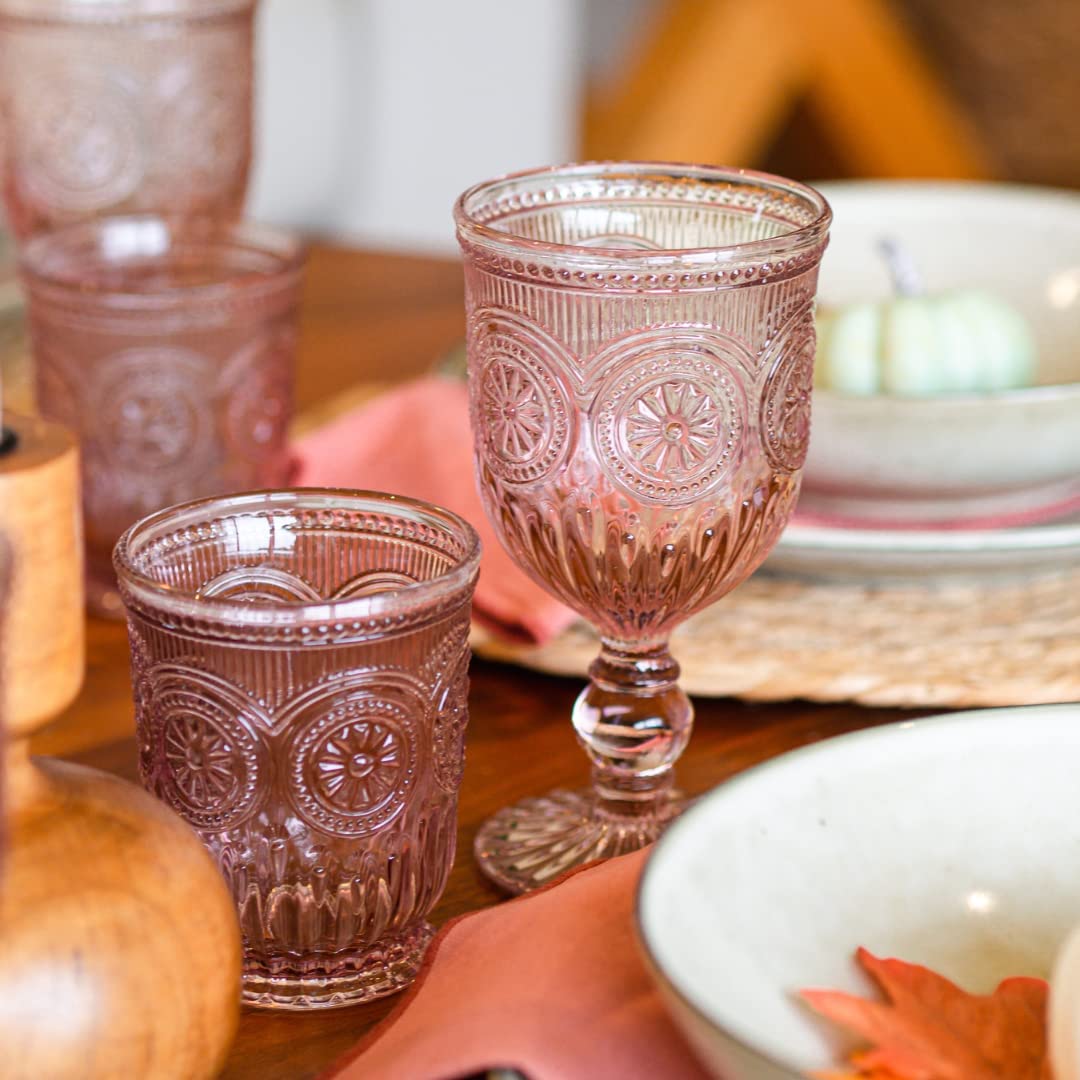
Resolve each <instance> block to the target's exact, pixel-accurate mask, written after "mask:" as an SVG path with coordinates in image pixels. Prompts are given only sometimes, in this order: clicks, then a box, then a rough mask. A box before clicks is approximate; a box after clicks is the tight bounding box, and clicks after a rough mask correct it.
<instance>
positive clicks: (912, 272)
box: [877, 236, 926, 296]
mask: <svg viewBox="0 0 1080 1080" xmlns="http://www.w3.org/2000/svg"><path fill="white" fill-rule="evenodd" d="M877 247H878V251H880V252H881V256H882V258H883V259H884V260H885V263H886V265H887V266H888V268H889V275H890V277H891V278H892V284H893V290H894V291H895V292H896V295H897V296H922V294H923V293H924V292H926V286H925V285H924V284H923V279H922V274H920V273H919V268H918V267H917V266H916V265H915V260H914V259H912V257H911V252H909V251H907V250H906V249H905V248H904V247H903V246H902V245H901V244H900V243H899V242H898V241H897V240H895V239H893V237H891V236H882V237H881V238H880V239H879V240H878V242H877Z"/></svg>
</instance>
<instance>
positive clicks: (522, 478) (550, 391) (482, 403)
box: [474, 315, 571, 484]
mask: <svg viewBox="0 0 1080 1080" xmlns="http://www.w3.org/2000/svg"><path fill="white" fill-rule="evenodd" d="M476 325H477V327H478V329H477V330H476V336H477V342H478V345H477V347H478V349H479V355H480V356H481V357H482V358H483V359H482V362H481V364H482V366H481V368H480V374H479V379H478V387H479V389H478V391H477V401H476V404H475V406H474V415H475V419H476V421H477V423H478V428H479V431H480V447H481V449H482V450H483V452H484V457H485V460H486V461H487V463H488V465H489V466H490V467H491V469H492V471H493V472H494V473H496V475H498V476H499V477H500V478H501V479H503V480H507V481H510V482H511V483H519V484H520V483H531V482H534V481H536V480H540V479H542V478H543V477H544V476H547V475H548V474H549V473H551V472H552V471H554V469H555V468H557V467H558V465H560V464H561V463H562V461H563V458H564V457H565V454H566V451H567V448H568V446H569V442H570V424H571V409H570V402H569V401H568V399H567V397H566V392H565V391H564V389H563V388H562V386H561V385H560V382H559V378H558V375H557V370H558V365H559V361H558V360H557V359H556V357H555V355H554V347H553V345H552V344H551V343H548V342H547V341H545V340H544V339H543V337H542V336H541V335H540V334H539V333H535V334H533V333H530V332H529V330H528V329H527V328H523V327H521V326H519V325H518V324H517V323H516V322H514V321H511V320H508V319H503V318H501V317H499V316H496V315H489V316H487V317H486V318H480V319H478V320H477V323H476Z"/></svg>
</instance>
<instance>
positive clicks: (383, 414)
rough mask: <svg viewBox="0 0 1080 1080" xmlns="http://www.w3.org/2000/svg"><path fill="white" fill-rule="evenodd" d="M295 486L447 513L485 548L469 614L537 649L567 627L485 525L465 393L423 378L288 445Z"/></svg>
mask: <svg viewBox="0 0 1080 1080" xmlns="http://www.w3.org/2000/svg"><path fill="white" fill-rule="evenodd" d="M294 453H295V455H296V458H297V474H296V483H298V484H301V485H309V486H312V487H346V488H368V489H371V490H375V491H391V492H395V493H396V494H399V495H411V496H412V497H413V498H416V499H424V500H426V501H427V502H433V503H437V504H438V505H439V506H445V507H446V508H447V509H448V510H453V511H454V512H455V513H457V514H460V515H461V516H462V517H463V518H465V520H466V521H468V522H469V523H470V524H471V525H472V526H473V527H474V528H475V529H476V531H477V532H478V533H479V534H480V539H481V541H482V542H483V545H484V554H483V559H482V563H481V573H480V581H479V584H478V585H477V587H476V596H475V599H474V603H473V614H474V616H475V617H476V619H477V621H478V622H482V623H483V624H484V625H485V626H487V627H489V628H490V629H491V630H493V631H495V632H496V633H499V634H501V635H502V636H503V637H505V638H508V639H509V640H512V641H519V642H525V643H540V642H544V641H547V640H549V639H550V638H553V637H555V636H556V635H557V634H559V633H560V632H561V631H562V630H565V629H566V627H568V626H569V625H570V624H571V623H572V622H573V621H574V619H575V615H574V613H573V612H572V611H570V609H569V608H567V607H564V606H563V605H562V604H560V603H559V602H558V601H557V600H555V599H553V598H552V597H551V596H549V595H548V594H547V593H546V592H544V590H543V589H541V588H540V586H539V585H536V584H535V583H534V582H532V581H531V580H530V579H529V578H528V577H526V576H525V574H524V573H523V572H522V571H521V570H519V569H518V568H517V566H515V565H514V563H513V562H512V560H511V559H510V556H509V555H507V554H506V552H505V551H504V550H503V548H502V545H501V544H500V543H499V541H498V539H497V538H496V536H495V533H494V531H493V530H492V528H491V526H490V525H489V524H488V522H487V517H486V516H485V514H484V510H483V507H482V505H481V503H480V496H479V494H478V493H477V491H476V481H475V480H474V478H473V463H472V434H471V432H470V430H469V403H468V389H467V388H466V386H465V384H464V383H462V382H460V381H458V380H456V379H449V378H443V377H440V376H436V375H432V376H426V377H424V378H421V379H416V380H414V381H413V382H409V383H405V384H403V385H402V386H400V387H397V388H395V389H393V390H390V391H388V392H387V393H385V394H383V395H382V396H380V397H378V398H376V399H375V400H374V401H372V402H370V403H368V404H366V405H363V406H361V407H360V408H357V409H354V410H353V411H351V412H349V413H346V414H345V415H344V416H341V417H339V418H338V419H337V420H334V421H331V422H330V423H329V424H327V425H326V426H325V427H323V428H320V429H319V430H318V431H315V432H313V433H312V434H310V435H307V436H305V437H304V438H302V439H301V440H300V441H299V442H298V443H297V445H296V446H295V447H294Z"/></svg>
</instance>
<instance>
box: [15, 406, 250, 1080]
mask: <svg viewBox="0 0 1080 1080" xmlns="http://www.w3.org/2000/svg"><path fill="white" fill-rule="evenodd" d="M3 424H4V427H5V428H7V429H8V430H9V431H10V432H12V433H13V435H14V444H13V445H9V446H8V447H7V448H6V449H4V450H2V451H0V531H2V532H3V533H4V535H5V538H6V541H7V546H8V548H9V549H10V556H11V558H10V562H11V573H10V579H11V580H10V589H9V600H8V602H7V604H6V605H5V609H4V610H3V611H2V612H0V617H3V618H4V620H5V627H4V648H5V652H4V655H3V656H2V657H0V662H2V663H3V669H2V671H0V676H2V677H0V687H3V693H4V698H3V701H2V702H0V704H3V706H4V708H3V709H2V710H0V711H2V712H3V713H4V716H5V721H6V727H7V735H8V746H7V751H6V755H5V757H4V759H3V783H2V784H0V790H3V792H4V798H5V801H6V815H5V817H6V833H7V851H6V853H5V858H4V863H3V867H2V870H0V873H2V875H3V876H2V878H0V1047H3V1051H2V1055H0V1056H2V1058H3V1061H2V1063H0V1072H3V1073H4V1075H5V1076H12V1077H24V1076H25V1077H35V1078H36V1077H46V1076H47V1077H56V1078H66V1077H72V1078H74V1077H78V1078H79V1080H96V1078H99V1077H100V1078H104V1077H117V1076H132V1077H134V1076H138V1077H153V1078H172V1077H176V1078H177V1080H179V1078H195V1077H210V1076H213V1075H215V1074H216V1073H217V1071H218V1070H219V1069H220V1068H221V1065H222V1062H223V1061H224V1058H225V1054H226V1052H227V1051H228V1048H229V1045H230V1043H231V1042H232V1039H233V1035H234V1034H235V1031H236V1025H237V1021H238V1014H239V994H240V935H239V930H238V927H237V921H236V914H235V910H234V907H233V903H232V899H231V897H230V896H229V894H228V891H227V890H226V888H225V885H224V882H223V881H222V879H221V876H220V874H219V873H218V871H217V868H216V867H215V866H214V864H213V862H212V861H211V859H210V857H209V855H208V854H207V853H206V851H205V849H204V848H203V846H202V844H201V843H200V841H199V840H198V838H197V837H196V836H195V835H194V833H192V832H191V831H190V829H189V828H188V827H187V826H186V825H185V824H184V823H183V822H182V821H181V820H180V818H178V817H177V816H176V815H174V814H173V813H172V811H171V810H169V809H168V808H167V807H165V806H164V805H163V804H161V803H160V802H158V801H157V800H156V799H153V798H152V797H151V796H149V795H148V794H146V793H145V792H144V791H142V790H141V789H140V788H138V787H136V786H135V785H133V784H129V783H127V782H126V781H123V780H120V779H119V778H117V777H114V776H110V775H108V774H106V773H102V772H99V771H97V770H94V769H87V768H84V767H82V766H79V765H73V764H69V763H66V762H61V761H56V760H53V759H49V758H37V759H32V758H31V757H30V755H29V750H28V739H29V737H30V735H32V734H33V733H34V732H35V731H38V730H39V729H40V728H42V727H43V726H45V725H46V724H47V723H48V721H49V720H50V719H51V718H52V717H53V716H55V715H56V714H57V713H58V712H60V711H61V710H62V709H64V708H65V707H66V706H67V705H68V704H70V702H71V701H72V699H73V698H74V697H75V696H76V694H77V693H78V690H79V686H80V684H81V682H82V677H83V667H84V649H85V646H84V621H83V618H84V617H83V578H82V538H81V535H80V526H79V482H78V475H79V466H78V451H77V448H76V446H75V443H74V441H73V439H72V438H71V436H70V435H69V434H68V433H67V432H66V431H65V430H64V429H63V428H60V427H58V426H57V425H55V424H49V423H46V422H44V421H41V420H31V419H21V418H16V417H13V416H11V415H5V416H4V417H3ZM9 442H10V440H9Z"/></svg>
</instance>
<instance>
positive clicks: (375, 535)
mask: <svg viewBox="0 0 1080 1080" xmlns="http://www.w3.org/2000/svg"><path fill="white" fill-rule="evenodd" d="M479 559H480V543H479V540H478V539H477V536H476V533H475V532H474V531H473V529H472V528H471V527H470V526H469V525H467V524H466V523H465V522H464V521H462V520H461V519H460V518H458V517H456V516H455V515H453V514H451V513H449V512H448V511H445V510H440V509H439V508H438V507H434V506H430V505H428V504H426V503H422V502H418V501H416V500H413V499H405V498H400V497H398V496H393V495H382V494H379V493H377V492H359V491H352V492H350V491H329V490H314V489H307V490H305V489H299V490H293V491H263V492H253V493H249V494H242V495H233V496H227V497H224V498H219V499H207V500H203V501H200V502H194V503H187V504H184V505H181V506H174V507H170V508H169V509H166V510H163V511H160V512H159V513H157V514H153V515H151V516H150V517H148V518H145V519H144V520H143V521H141V522H139V523H138V524H136V525H134V526H132V528H131V529H130V530H128V532H127V533H125V535H124V536H123V537H122V538H121V539H120V541H119V543H118V544H117V546H116V570H117V574H118V576H119V580H120V588H121V591H122V594H123V598H124V603H125V605H126V607H127V616H128V637H129V640H130V644H131V668H132V682H133V685H134V691H135V724H136V730H137V736H138V746H139V775H140V777H141V779H142V782H143V784H144V786H145V787H146V788H147V789H148V790H150V791H151V792H153V793H154V794H155V795H157V796H158V797H159V798H160V799H162V800H163V801H165V802H166V803H168V804H169V805H170V806H171V807H172V808H173V809H174V810H176V811H177V813H179V814H180V815H181V817H183V818H184V819H185V820H186V821H187V822H188V823H189V824H190V825H191V826H192V827H193V828H194V829H195V830H196V831H197V832H198V833H199V835H200V836H201V837H202V840H203V843H204V844H205V845H206V847H207V849H208V850H209V852H210V854H211V855H212V856H213V858H214V860H215V861H216V862H217V864H218V867H219V869H220V870H221V873H222V874H223V875H224V877H225V881H226V883H227V884H228V886H229V888H230V889H231V890H232V894H233V898H234V900H235V901H236V908H237V914H238V916H239V919H240V929H241V932H242V934H243V940H244V976H243V982H244V987H243V996H244V1000H245V1002H247V1003H248V1004H251V1005H258V1006H262V1007H266V1008H281V1009H294V1010H300V1009H320V1008H334V1007H337V1006H341V1005H351V1004H355V1003H357V1002H360V1001H369V1000H371V999H373V998H377V997H382V996H383V995H385V994H390V993H394V992H395V991H397V990H400V989H402V988H403V987H405V986H407V985H408V984H409V983H410V982H411V981H412V979H413V977H414V976H415V975H416V973H417V971H418V969H419V967H420V964H421V962H422V960H423V957H424V953H425V951H426V949H427V946H428V944H429V942H430V941H431V937H432V933H433V931H432V928H431V926H430V925H429V924H428V922H427V915H428V913H429V912H430V911H431V909H432V908H433V907H434V906H435V903H436V902H437V901H438V899H439V897H440V896H441V894H442V891H443V888H444V887H445V885H446V881H447V877H448V875H449V873H450V867H451V865H452V863H453V861H454V844H455V838H456V828H457V826H456V820H457V798H458V789H459V787H460V785H461V777H462V770H463V768H464V739H465V725H466V722H467V720H468V685H469V681H468V668H469V607H470V603H471V600H472V592H473V587H474V585H475V584H476V574H477V567H478V564H479ZM163 857H164V856H163Z"/></svg>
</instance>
